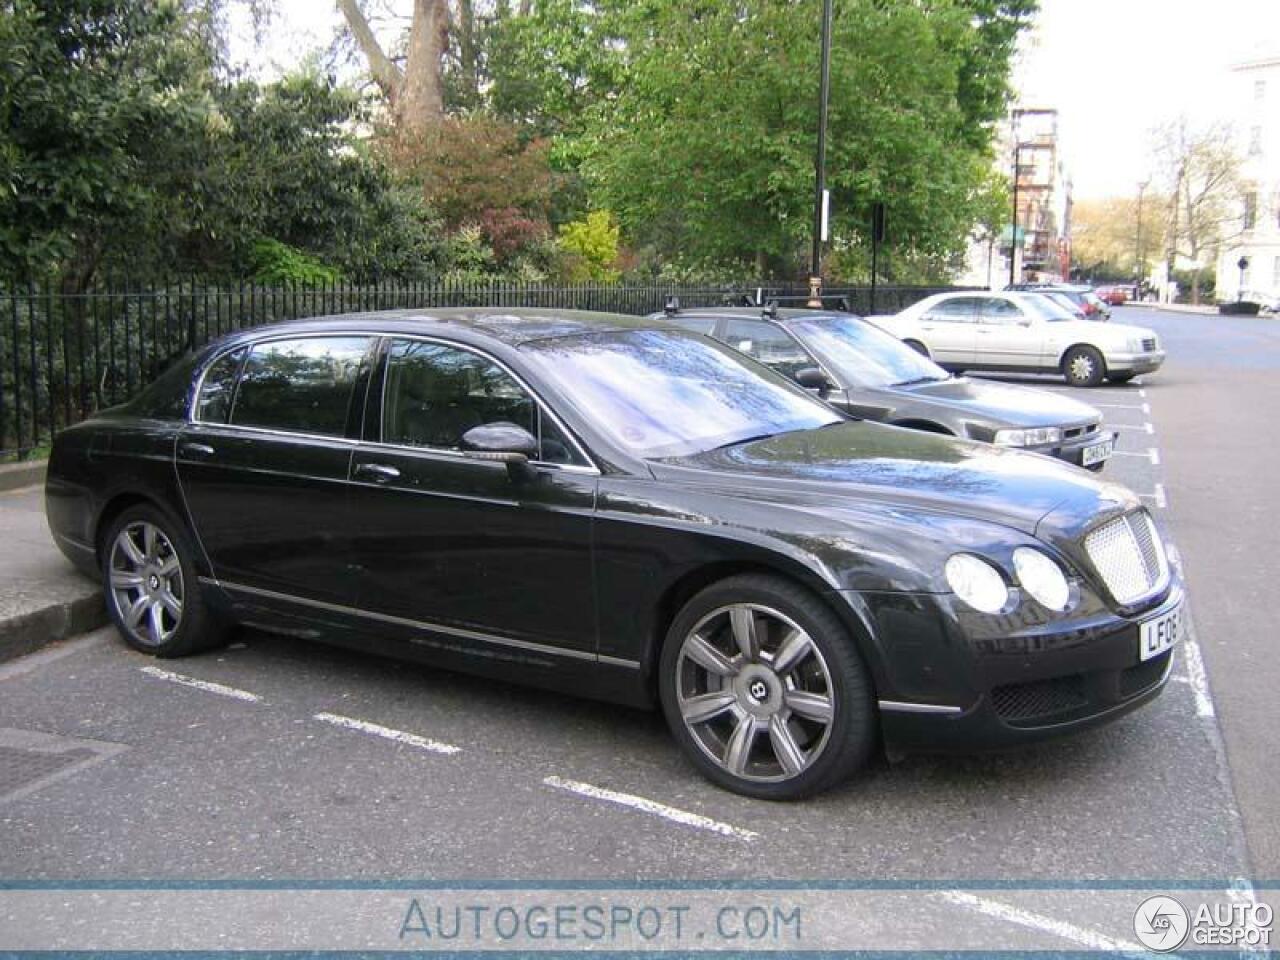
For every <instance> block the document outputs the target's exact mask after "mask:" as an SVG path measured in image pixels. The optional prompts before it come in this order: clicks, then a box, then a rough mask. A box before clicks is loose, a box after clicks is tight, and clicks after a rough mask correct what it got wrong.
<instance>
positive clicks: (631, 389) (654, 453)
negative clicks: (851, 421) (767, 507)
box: [522, 330, 843, 458]
mask: <svg viewBox="0 0 1280 960" xmlns="http://www.w3.org/2000/svg"><path fill="white" fill-rule="evenodd" d="M522 350H523V351H524V352H525V353H526V354H527V355H528V357H529V360H530V362H531V363H532V364H533V365H534V366H536V367H537V368H538V369H539V370H540V371H541V373H542V374H543V375H544V376H546V377H547V378H548V379H550V380H552V381H554V382H555V383H556V384H557V385H558V386H559V387H560V389H561V390H562V391H563V392H564V393H565V394H566V395H567V396H568V398H569V399H570V401H571V402H572V403H573V404H574V406H575V407H577V409H578V411H579V412H580V414H581V415H582V416H583V417H584V418H586V419H589V420H591V421H592V422H593V423H595V424H597V425H598V426H599V427H601V428H602V429H604V430H605V431H606V432H607V433H608V434H609V435H610V436H611V437H613V439H614V440H615V441H616V442H617V443H618V444H619V445H620V446H622V447H624V448H625V449H627V450H629V451H630V452H631V453H632V454H634V455H635V456H637V457H642V458H657V457H679V456H687V455H689V454H693V453H700V452H702V451H704V450H711V449H714V448H715V447H723V446H727V445H729V444H732V443H739V442H742V441H744V440H748V439H751V438H755V437H762V436H770V435H772V434H775V433H785V432H787V431H791V430H809V429H812V428H814V427H822V426H826V425H828V424H831V423H838V422H840V421H841V419H843V418H842V417H840V415H839V414H837V413H836V412H835V411H833V410H832V409H831V408H830V407H828V406H827V405H826V404H824V403H821V402H820V401H818V400H815V399H814V398H813V397H811V396H810V395H809V394H808V393H806V392H805V391H804V390H803V389H801V388H800V387H797V386H795V385H794V384H792V383H790V382H789V381H788V380H786V379H784V378H783V377H781V376H779V375H778V374H776V373H774V372H773V371H771V370H769V369H768V368H767V367H764V366H762V365H760V364H759V363H756V362H755V361H754V360H752V359H751V358H750V357H746V356H743V355H742V354H740V353H738V352H737V351H735V350H731V349H730V348H729V347H726V346H723V345H722V344H719V343H716V342H715V341H714V340H710V339H708V338H706V337H703V336H700V335H698V334H693V333H686V332H684V331H683V330H629V331H625V332H620V333H599V334H589V335H586V336H577V337H562V338H556V339H549V340H538V341H534V342H532V343H528V344H525V345H524V347H522Z"/></svg>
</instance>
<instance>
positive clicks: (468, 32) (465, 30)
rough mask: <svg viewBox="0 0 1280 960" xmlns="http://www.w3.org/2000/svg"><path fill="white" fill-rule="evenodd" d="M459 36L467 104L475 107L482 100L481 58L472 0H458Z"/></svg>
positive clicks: (460, 60) (460, 65)
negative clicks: (478, 50)
mask: <svg viewBox="0 0 1280 960" xmlns="http://www.w3.org/2000/svg"><path fill="white" fill-rule="evenodd" d="M455 26H456V28H457V38H458V66H459V69H460V72H461V73H462V80H463V82H464V83H465V84H466V86H467V92H466V105H467V106H468V107H474V106H475V105H477V104H478V103H479V102H480V60H479V57H478V55H477V52H476V50H477V46H478V44H477V43H476V11H475V4H474V3H473V2H472V0H458V18H457V20H456V21H455Z"/></svg>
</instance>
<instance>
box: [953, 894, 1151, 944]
mask: <svg viewBox="0 0 1280 960" xmlns="http://www.w3.org/2000/svg"><path fill="white" fill-rule="evenodd" d="M938 896H939V897H941V898H942V899H943V900H946V901H947V902H948V903H952V904H955V905H956V906H958V907H965V908H967V909H969V910H974V911H976V912H977V913H981V914H983V915H984V916H988V917H994V918H995V919H997V920H1003V921H1004V922H1005V923H1012V924H1016V925H1017V926H1020V927H1027V928H1028V929H1030V930H1038V931H1040V932H1041V933H1049V934H1053V935H1054V936H1056V937H1061V938H1062V939H1063V940H1068V941H1070V942H1071V943H1075V944H1079V945H1080V946H1082V947H1087V948H1088V949H1090V950H1105V951H1107V952H1108V953H1121V954H1132V955H1135V956H1139V957H1146V956H1150V954H1148V953H1147V951H1146V950H1144V949H1143V948H1142V947H1141V946H1139V945H1138V944H1136V943H1130V942H1128V941H1127V940H1115V939H1112V938H1111V937H1108V936H1105V935H1104V934H1101V933H1098V932H1097V931H1096V930H1090V929H1088V928H1087V927H1078V926H1076V925H1075V924H1074V923H1067V922H1066V921H1065V920H1055V919H1054V918H1053V917H1046V916H1043V915H1042V914H1039V913H1032V912H1031V911H1030V910H1024V909H1022V908H1021V907H1014V906H1011V905H1010V904H1007V903H1001V902H1000V901H999V900H989V899H987V898H986V897H978V896H974V895H973V894H972V893H965V892H964V891H963V890H943V891H942V892H941V893H939V894H938Z"/></svg>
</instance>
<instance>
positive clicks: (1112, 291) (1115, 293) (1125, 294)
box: [1094, 284, 1137, 307]
mask: <svg viewBox="0 0 1280 960" xmlns="http://www.w3.org/2000/svg"><path fill="white" fill-rule="evenodd" d="M1132 290H1133V288H1132V287H1126V286H1120V285H1118V284H1117V285H1109V286H1105V287H1098V289H1097V290H1095V291H1094V293H1096V294H1097V295H1098V297H1099V298H1100V299H1101V300H1102V302H1103V303H1105V304H1107V305H1108V306H1111V307H1122V306H1124V305H1125V304H1126V303H1128V302H1129V301H1130V300H1136V299H1137V297H1134V296H1132Z"/></svg>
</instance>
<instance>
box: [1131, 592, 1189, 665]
mask: <svg viewBox="0 0 1280 960" xmlns="http://www.w3.org/2000/svg"><path fill="white" fill-rule="evenodd" d="M1181 637H1182V605H1181V604H1179V605H1178V606H1176V607H1174V608H1173V609H1172V610H1170V611H1169V612H1168V613H1162V614H1161V615H1160V616H1158V617H1155V618H1154V619H1152V620H1148V621H1146V622H1145V623H1142V624H1139V625H1138V659H1139V660H1150V659H1151V658H1152V657H1155V656H1159V655H1160V654H1162V653H1164V652H1165V651H1166V650H1168V649H1169V648H1170V647H1172V646H1173V645H1174V644H1175V643H1177V642H1178V640H1179V639H1181Z"/></svg>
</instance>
